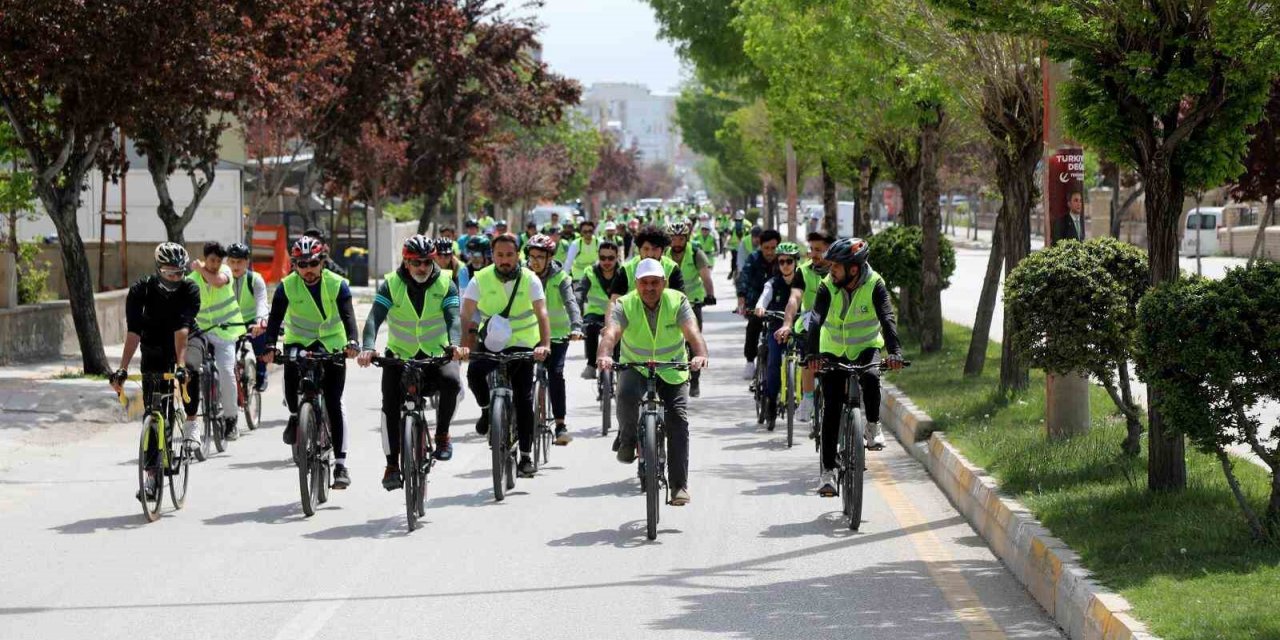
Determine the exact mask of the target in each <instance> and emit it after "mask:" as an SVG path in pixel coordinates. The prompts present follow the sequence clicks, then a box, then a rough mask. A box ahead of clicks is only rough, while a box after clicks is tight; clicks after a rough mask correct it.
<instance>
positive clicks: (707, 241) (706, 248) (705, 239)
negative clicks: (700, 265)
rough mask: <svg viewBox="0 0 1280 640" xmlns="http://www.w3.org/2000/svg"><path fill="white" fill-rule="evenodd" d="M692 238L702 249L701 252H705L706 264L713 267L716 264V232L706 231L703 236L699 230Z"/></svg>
mask: <svg viewBox="0 0 1280 640" xmlns="http://www.w3.org/2000/svg"><path fill="white" fill-rule="evenodd" d="M694 238H695V240H696V241H697V244H698V248H700V249H702V252H703V253H705V254H707V265H708V266H712V267H714V266H715V264H716V259H715V255H716V234H714V233H708V234H707V235H705V236H704V235H702V232H701V231H699V232H698V234H697V235H696V236H694Z"/></svg>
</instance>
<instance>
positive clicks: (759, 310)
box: [754, 242, 805, 422]
mask: <svg viewBox="0 0 1280 640" xmlns="http://www.w3.org/2000/svg"><path fill="white" fill-rule="evenodd" d="M799 259H800V246H799V245H797V244H796V243H794V242H783V243H780V244H779V245H778V257H777V259H776V260H777V263H778V273H776V274H774V276H773V277H772V278H769V281H768V282H766V283H765V284H764V289H763V290H762V291H761V293H760V298H759V299H758V300H756V303H755V309H754V311H755V316H756V317H757V318H764V315H765V312H766V311H779V312H782V311H785V310H786V309H787V308H788V307H789V306H791V305H793V304H799V300H800V299H801V298H802V297H803V296H804V293H805V281H804V278H803V277H802V276H801V275H800V272H799V271H798V270H797V268H796V261H797V260H799ZM764 322H765V325H766V326H767V331H768V332H769V339H768V344H769V359H768V362H766V363H765V367H766V368H765V370H764V371H765V373H764V381H765V384H764V393H765V398H766V406H767V408H766V410H765V411H766V415H767V417H768V418H773V417H774V416H776V415H777V412H778V391H779V389H780V388H781V387H782V353H783V350H784V349H785V348H786V346H787V337H789V332H788V334H785V335H784V334H782V333H780V332H779V330H780V329H781V328H782V327H783V326H784V325H783V321H782V320H765V321H764ZM756 339H757V340H758V339H759V337H758V336H757V338H756ZM769 422H772V421H771V420H770V421H769Z"/></svg>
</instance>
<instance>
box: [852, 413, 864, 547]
mask: <svg viewBox="0 0 1280 640" xmlns="http://www.w3.org/2000/svg"><path fill="white" fill-rule="evenodd" d="M866 431H867V421H866V420H865V419H864V418H863V417H862V411H861V410H858V409H855V410H854V412H853V473H852V474H851V475H852V476H853V477H852V480H851V481H850V482H849V486H850V489H851V491H850V493H851V494H852V495H851V496H850V504H849V528H850V529H852V530H853V531H857V530H858V527H860V526H862V480H863V477H864V474H865V473H866V470H867V447H866V440H865V438H866V435H867V433H866Z"/></svg>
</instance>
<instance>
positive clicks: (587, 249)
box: [562, 220, 600, 280]
mask: <svg viewBox="0 0 1280 640" xmlns="http://www.w3.org/2000/svg"><path fill="white" fill-rule="evenodd" d="M578 233H580V234H582V235H581V236H580V237H578V238H577V239H575V240H574V241H573V242H570V243H569V250H568V251H567V252H566V253H565V260H566V262H564V263H562V264H563V265H564V267H565V268H566V269H568V271H569V276H570V277H571V278H573V279H574V280H577V279H578V278H581V277H582V276H583V275H584V274H586V272H587V270H588V269H590V268H591V267H592V265H594V264H595V263H596V257H597V256H598V255H599V254H600V239H599V238H597V237H596V223H594V222H592V221H590V220H583V221H582V224H580V225H578Z"/></svg>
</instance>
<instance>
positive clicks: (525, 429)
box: [467, 348, 534, 455]
mask: <svg viewBox="0 0 1280 640" xmlns="http://www.w3.org/2000/svg"><path fill="white" fill-rule="evenodd" d="M520 351H532V349H517V348H511V349H507V350H506V351H504V352H503V353H516V352H520ZM533 365H534V363H533V362H532V361H523V362H512V363H510V364H508V365H507V374H508V375H509V376H511V395H512V397H511V402H512V403H513V404H514V405H515V410H516V434H517V435H518V436H519V438H520V453H522V454H525V455H528V453H529V452H530V451H533ZM497 368H498V363H496V362H493V361H491V360H474V361H472V362H471V364H470V366H468V367H467V387H469V388H470V389H471V394H472V395H473V396H475V398H476V402H477V403H479V404H480V407H481V408H482V409H487V408H489V380H488V377H487V376H488V375H489V373H490V372H492V371H493V370H495V369H497Z"/></svg>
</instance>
